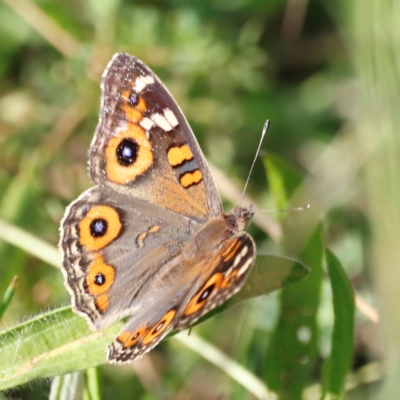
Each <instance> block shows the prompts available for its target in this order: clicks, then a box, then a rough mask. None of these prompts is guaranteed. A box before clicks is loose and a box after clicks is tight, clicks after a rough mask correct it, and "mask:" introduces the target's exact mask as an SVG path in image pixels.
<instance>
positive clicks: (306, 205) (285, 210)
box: [262, 204, 311, 212]
mask: <svg viewBox="0 0 400 400" xmlns="http://www.w3.org/2000/svg"><path fill="white" fill-rule="evenodd" d="M310 208H311V204H305V205H304V206H300V207H294V208H283V209H281V210H262V211H263V212H289V211H303V210H309V209H310Z"/></svg>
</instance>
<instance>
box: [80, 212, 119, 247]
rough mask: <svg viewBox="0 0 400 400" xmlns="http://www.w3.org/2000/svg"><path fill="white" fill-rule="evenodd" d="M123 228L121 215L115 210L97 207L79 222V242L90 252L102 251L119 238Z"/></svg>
mask: <svg viewBox="0 0 400 400" xmlns="http://www.w3.org/2000/svg"><path fill="white" fill-rule="evenodd" d="M121 228H122V224H121V220H120V218H119V214H118V212H117V211H116V210H115V209H114V208H112V207H110V206H95V207H92V208H91V209H90V210H89V211H88V213H87V214H86V216H85V217H84V218H83V219H82V220H81V222H79V242H80V244H81V245H82V246H85V247H86V249H87V250H88V251H96V250H100V249H102V248H103V247H105V246H107V245H108V244H110V243H111V242H112V241H113V240H114V239H116V238H117V237H118V235H119V233H120V231H121Z"/></svg>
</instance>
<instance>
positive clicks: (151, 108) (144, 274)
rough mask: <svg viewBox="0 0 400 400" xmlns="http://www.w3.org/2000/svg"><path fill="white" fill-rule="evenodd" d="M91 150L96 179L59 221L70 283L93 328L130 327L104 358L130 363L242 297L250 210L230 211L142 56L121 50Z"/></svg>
mask: <svg viewBox="0 0 400 400" xmlns="http://www.w3.org/2000/svg"><path fill="white" fill-rule="evenodd" d="M101 89H102V95H101V107H100V118H99V123H98V125H97V128H96V131H95V134H94V138H93V140H92V143H91V145H90V149H89V166H88V169H89V175H90V177H91V179H92V180H93V181H94V182H95V186H94V187H92V188H91V189H89V190H87V191H86V192H84V193H82V194H81V195H80V196H79V197H78V198H77V199H76V200H75V201H74V202H72V203H71V204H70V205H69V206H68V207H67V209H66V212H65V215H64V218H63V220H62V222H61V227H60V244H59V247H60V249H61V252H62V255H63V267H62V270H63V274H64V278H65V286H66V288H67V289H68V291H69V293H70V295H71V298H72V305H73V310H74V312H76V313H77V314H79V315H82V316H84V317H85V318H86V319H87V321H88V323H89V325H90V326H91V328H92V329H101V328H104V327H107V326H109V325H111V324H112V323H114V322H115V321H118V320H121V319H122V320H126V324H125V326H124V327H123V329H122V330H121V331H120V332H119V334H118V336H117V337H116V338H115V339H114V341H113V342H112V343H111V344H110V345H109V347H108V351H107V361H108V362H110V363H125V362H131V361H133V360H134V359H136V358H137V357H140V356H142V355H143V354H145V353H146V352H148V351H149V350H151V349H152V348H154V346H156V345H157V344H158V343H159V342H160V340H161V339H162V338H164V337H165V336H166V335H167V334H168V332H170V331H171V330H180V329H184V328H187V327H189V326H190V325H191V324H193V323H194V322H195V321H197V320H198V319H199V318H200V317H201V316H202V315H204V314H206V313H207V312H209V311H210V310H212V309H213V308H214V307H216V306H218V305H220V304H222V303H223V302H225V301H226V300H227V299H229V298H230V297H231V296H233V295H234V294H235V293H237V292H238V291H239V290H240V289H241V287H242V286H243V284H244V283H245V281H246V278H247V277H248V275H249V272H250V271H251V269H252V267H253V265H254V263H255V257H256V246H255V243H254V241H253V239H252V238H251V236H250V235H248V234H247V233H246V232H245V231H244V229H245V228H246V226H247V224H248V222H249V220H250V219H251V217H252V216H253V214H254V211H253V209H252V207H251V206H249V207H247V208H242V207H234V208H233V209H232V210H231V211H230V212H228V213H225V212H224V211H223V208H222V204H221V198H220V196H219V193H218V191H217V188H216V186H215V184H214V182H213V179H212V177H211V174H210V171H209V168H208V166H207V162H206V160H205V158H204V156H203V154H202V151H201V149H200V147H199V145H198V143H197V140H196V138H195V136H194V134H193V132H192V130H191V128H190V127H189V124H188V122H187V120H186V118H185V116H184V115H183V113H182V111H181V110H180V108H179V107H178V105H177V103H176V102H175V100H174V99H173V97H172V96H171V94H170V93H169V92H168V90H167V89H166V87H165V86H164V85H163V83H162V82H161V81H160V79H159V78H158V77H157V76H156V75H155V74H154V72H153V71H151V69H150V68H149V67H148V66H147V65H146V64H144V63H143V62H142V61H140V60H138V59H137V58H135V57H132V56H130V55H128V54H116V55H115V56H114V57H113V58H112V60H111V61H110V63H109V64H108V66H107V68H106V70H105V72H104V74H103V77H102V83H101Z"/></svg>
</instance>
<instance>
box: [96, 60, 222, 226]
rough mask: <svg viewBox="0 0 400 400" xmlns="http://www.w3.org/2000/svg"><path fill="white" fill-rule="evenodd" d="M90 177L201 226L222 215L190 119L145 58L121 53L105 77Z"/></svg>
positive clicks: (112, 61)
mask: <svg viewBox="0 0 400 400" xmlns="http://www.w3.org/2000/svg"><path fill="white" fill-rule="evenodd" d="M101 86H102V99H101V112H100V121H99V124H98V126H97V129H96V133H95V136H94V139H93V141H92V144H91V148H90V165H89V173H90V176H91V177H92V179H93V180H94V181H95V182H96V183H97V184H99V185H100V186H109V187H111V188H113V189H114V190H115V191H118V192H121V193H125V194H127V195H128V196H130V197H133V198H137V199H142V200H145V201H147V202H149V203H152V204H158V206H159V207H163V208H165V209H168V210H172V211H173V212H176V213H179V214H180V215H182V216H187V217H188V218H190V219H193V220H195V221H197V222H204V221H206V220H207V219H208V218H209V217H210V216H213V215H218V214H219V213H221V212H222V206H221V200H220V196H219V194H218V191H217V189H216V187H215V185H214V182H213V180H212V177H211V174H210V171H209V170H208V167H207V163H206V161H205V159H204V156H203V154H202V152H201V150H200V147H199V145H198V143H197V141H196V138H195V136H194V135H193V132H192V131H191V129H190V127H189V125H188V123H187V121H186V118H185V116H184V115H183V113H182V111H181V110H180V108H179V107H178V105H177V104H176V102H175V100H174V99H173V97H172V96H171V94H170V93H169V92H168V90H167V89H166V87H165V86H164V85H163V84H162V82H161V81H160V80H159V79H158V77H157V76H156V75H155V74H154V72H153V71H151V70H150V68H149V67H147V66H146V65H145V64H144V63H142V62H141V61H140V60H138V59H136V58H135V57H132V56H130V55H128V54H116V55H115V56H114V57H113V59H112V60H111V62H110V63H109V65H108V67H107V68H106V70H105V72H104V75H103V79H102V85H101Z"/></svg>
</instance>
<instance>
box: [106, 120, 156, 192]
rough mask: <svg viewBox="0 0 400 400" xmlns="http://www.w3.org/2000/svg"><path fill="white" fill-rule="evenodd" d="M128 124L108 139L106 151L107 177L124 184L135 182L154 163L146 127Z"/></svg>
mask: <svg viewBox="0 0 400 400" xmlns="http://www.w3.org/2000/svg"><path fill="white" fill-rule="evenodd" d="M127 125H128V128H127V129H125V130H123V129H121V130H119V131H117V132H116V134H115V135H114V136H113V137H112V138H111V139H110V140H109V141H108V143H107V147H106V151H105V159H106V166H105V170H106V173H107V177H108V179H110V180H111V181H112V182H114V183H119V184H122V185H125V184H127V183H129V182H133V181H134V180H135V179H136V178H137V177H138V176H140V175H142V174H144V173H145V172H146V171H147V170H148V169H149V168H150V167H151V166H152V165H153V153H152V146H151V143H150V140H149V139H148V138H147V136H146V133H145V131H144V129H142V128H141V127H140V126H139V125H136V124H134V123H129V122H127Z"/></svg>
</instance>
